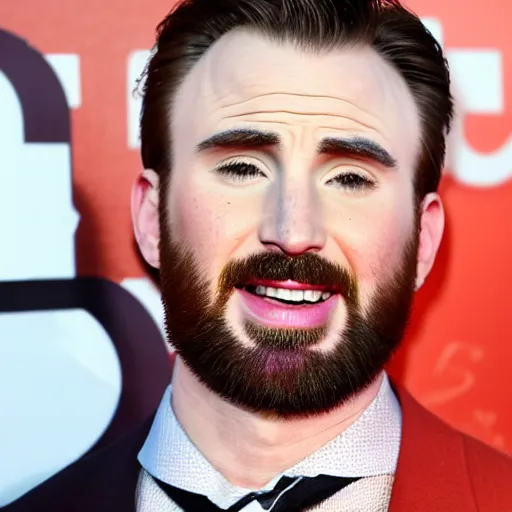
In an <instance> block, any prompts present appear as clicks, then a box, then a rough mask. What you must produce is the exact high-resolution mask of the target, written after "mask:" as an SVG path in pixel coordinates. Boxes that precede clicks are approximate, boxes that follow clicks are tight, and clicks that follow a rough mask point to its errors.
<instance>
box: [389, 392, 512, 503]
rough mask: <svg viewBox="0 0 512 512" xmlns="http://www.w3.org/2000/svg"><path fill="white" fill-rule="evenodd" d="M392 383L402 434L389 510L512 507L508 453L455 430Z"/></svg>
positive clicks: (510, 466) (511, 476)
mask: <svg viewBox="0 0 512 512" xmlns="http://www.w3.org/2000/svg"><path fill="white" fill-rule="evenodd" d="M393 388H394V390H395V393H396V394H397V397H398V399H399V402H400V406H401V409H402V438H401V446H400V455H399V460H398V466H397V472H396V478H395V484H394V487H393V494H394V495H395V496H394V502H395V503H394V504H395V505H396V506H395V507H394V508H392V509H391V510H400V511H402V510H438V511H445V510H446V511H449V510H467V511H475V510H485V511H486V512H487V511H489V512H494V511H496V512H502V511H503V512H505V511H506V510H507V508H508V509H509V510H511V511H512V458H511V457H509V456H508V455H506V454H504V453H500V452H498V451H497V450H495V449H493V448H491V447H489V446H487V445H485V444H483V443H482V442H480V441H477V440H476V439H473V438H472V437H470V436H468V435H466V434H464V433H462V432H460V431H458V430H456V429H454V428H453V427H451V426H450V425H448V424H447V423H445V422H444V421H443V420H441V419H440V418H439V417H437V416H435V415H434V414H432V413H431V412H430V411H428V410H427V409H425V408H424V407H423V406H421V405H420V404H419V403H418V402H417V401H416V400H415V399H414V398H413V397H412V396H411V395H410V394H409V393H408V392H407V391H406V390H405V389H404V388H403V387H401V386H400V385H396V384H394V385H393ZM392 502H393V500H392Z"/></svg>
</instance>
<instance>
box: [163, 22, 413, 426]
mask: <svg viewBox="0 0 512 512" xmlns="http://www.w3.org/2000/svg"><path fill="white" fill-rule="evenodd" d="M171 123H172V127H171V130H172V139H173V144H172V154H173V167H172V172H171V180H170V186H169V188H168V190H166V194H165V201H164V203H163V204H160V209H161V212H163V213H164V215H163V216H162V225H161V240H160V266H161V276H162V295H163V300H164V305H165V309H166V316H167V327H168V331H169V336H170V338H171V342H172V343H173V344H174V346H175V347H176V350H177V352H178V354H179V355H180V356H181V357H182V358H183V360H184V362H185V363H186V364H187V365H188V366H189V368H190V369H191V370H192V371H193V372H194V373H195V374H196V375H197V377H198V378H199V379H200V380H202V381H203V382H204V383H205V384H206V385H208V386H209V387H210V388H211V389H213V390H214V391H216V392H217V393H219V394H220V395H221V396H223V397H224V398H226V399H228V400H231V401H232V402H234V403H237V404H238V405H240V406H243V407H247V408H249V409H251V410H257V411H264V412H267V413H275V414H277V415H280V416H296V415H305V414H311V413H316V412H320V411H325V410H328V409H330V408H332V407H334V406H336V405H339V404H340V403H342V402H343V401H345V400H346V399H348V398H349V397H350V396H352V394H354V393H355V392H357V391H359V390H361V389H362V388H363V387H364V386H366V385H367V384H369V382H370V381H371V380H372V379H373V378H374V377H375V376H376V374H377V373H378V371H380V370H381V369H382V367H383V365H384V364H385V362H386V361H387V360H388V359H389V357H390V355H391V353H392V351H393V350H394V348H395V347H396V346H397V344H398V342H399V341H400V339H401V337H402V335H403V330H404V327H405V323H406V320H407V317H408V314H409V306H410V303H411V299H412V295H413V292H414V285H415V279H416V263H417V249H418V243H419V235H418V232H419V231H418V228H419V227H420V222H419V220H420V219H419V218H418V216H417V215H416V209H415V204H414V193H413V175H414V170H415V167H416V161H417V158H418V153H419V149H420V122H419V115H418V111H417V108H416V106H415V103H414V100H413V98H412V95H411V93H410V91H409V90H408V88H407V85H406V84H405V82H404V81H403V79H402V78H401V77H400V75H399V74H398V73H397V72H396V71H395V70H394V69H393V68H392V67H391V66H390V65H389V64H387V63H386V62H385V61H384V60H383V59H382V58H381V57H380V56H378V55H377V54H376V53H375V52H374V51H373V50H372V49H370V48H346V49H339V50H334V51H331V52H323V53H318V54H314V53H308V52H305V51H303V50H299V49H296V48H294V47H293V46H291V45H287V44H277V43H275V42H270V41H268V40H266V39H264V38H263V37H261V36H259V35H256V34H252V33H248V32H243V31H238V32H233V33H230V34H228V35H226V36H224V37H223V38H222V39H221V40H219V41H218V42H217V43H216V44H215V45H214V46H213V47H212V48H211V49H210V51H209V52H208V53H207V54H206V55H205V56H204V57H203V58H202V59H201V60H200V61H199V62H198V63H197V65H196V66H195V67H194V68H193V70H192V71H191V72H190V73H189V74H188V76H187V77H186V78H185V80H184V82H183V83H182V85H181V86H180V88H179V90H178V94H177V95H176V97H175V100H174V104H173V109H172V121H171Z"/></svg>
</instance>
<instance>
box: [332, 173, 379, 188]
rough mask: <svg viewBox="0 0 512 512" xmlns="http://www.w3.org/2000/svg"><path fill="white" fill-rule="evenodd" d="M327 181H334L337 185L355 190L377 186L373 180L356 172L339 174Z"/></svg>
mask: <svg viewBox="0 0 512 512" xmlns="http://www.w3.org/2000/svg"><path fill="white" fill-rule="evenodd" d="M327 183H328V184H330V183H332V184H335V186H338V187H342V188H346V189H348V190H351V191H354V192H357V191H363V190H371V189H372V188H374V187H375V183H374V182H373V181H371V180H369V179H368V178H365V177H364V176H361V175H360V174H358V173H355V172H347V173H343V174H338V176H335V177H334V178H332V179H330V180H329V181H328V182H327Z"/></svg>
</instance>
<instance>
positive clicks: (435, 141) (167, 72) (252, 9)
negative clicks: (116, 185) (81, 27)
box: [140, 0, 453, 200]
mask: <svg viewBox="0 0 512 512" xmlns="http://www.w3.org/2000/svg"><path fill="white" fill-rule="evenodd" d="M239 27H247V28H251V29H253V30H255V31H257V32H259V33H261V34H263V35H265V36H267V37H270V38H272V39H274V40H276V41H289V42H291V43H293V44H295V45H297V47H299V48H303V49H307V50H315V51H321V50H330V49H333V48H336V47H340V46H343V45H345V46H346V45H356V44H366V45H369V46H371V47H372V48H373V49H374V50H375V51H376V52H377V53H378V54H379V55H381V56H382V57H383V58H384V59H385V60H386V61H387V62H389V63H391V64H392V65H393V66H394V67H395V69H397V70H398V72H399V73H400V74H401V75H402V77H403V78H404V79H405V81H406V82H407V84H408V86H409V88H410V90H411V92H412V94H413V96H414V98H415V101H416V104H417V106H418V109H419V112H420V116H421V126H422V141H421V152H420V155H419V160H418V168H417V172H416V174H415V183H414V188H415V195H416V198H417V200H421V199H423V197H424V196H425V194H427V193H429V192H433V191H436V190H437V187H438V185H439V181H440V178H441V170H442V166H443V162H444V157H445V151H446V140H445V138H446V135H447V133H448V132H449V130H450V125H451V120H452V116H453V101H452V97H451V94H450V76H449V71H448V65H447V62H446V59H445V57H444V55H443V52H442V49H441V47H440V45H439V44H438V43H437V41H436V40H435V39H434V37H433V36H432V35H431V34H430V32H429V31H428V30H427V29H426V28H425V27H424V25H423V23H422V22H421V20H420V19H419V18H418V17H417V16H416V15H415V14H413V13H411V12H410V11H408V10H407V9H405V8H404V7H403V6H402V5H401V4H400V2H399V1H398V0H185V1H183V2H181V3H179V4H178V5H177V6H176V7H175V8H174V10H173V11H172V12H171V13H170V14H169V15H168V16H167V17H166V18H165V19H164V20H163V21H162V22H161V23H160V24H159V25H158V29H157V42H156V45H155V48H154V51H153V55H152V57H151V59H150V61H149V63H148V65H147V67H146V70H145V73H144V77H143V79H144V86H143V105H142V115H141V122H140V136H141V143H142V147H141V155H142V162H143V164H144V166H145V168H150V169H154V170H155V171H156V172H158V173H159V175H160V177H161V182H162V188H163V189H165V188H166V187H165V185H166V183H167V181H168V179H169V175H170V171H171V167H172V154H171V142H172V141H171V133H170V124H171V122H170V119H171V115H172V101H173V98H174V95H175V93H176V91H177V88H178V87H179V85H180V83H181V82H182V81H183V79H184V77H185V76H186V75H187V73H188V72H189V71H190V69H191V68H192V67H193V66H194V64H195V63H196V62H197V61H198V60H199V59H200V58H201V56H202V55H203V54H204V53H205V52H206V51H207V50H208V48H209V47H210V46H211V45H212V44H213V43H215V41H217V40H218V39H219V38H220V37H222V36H223V35H224V34H226V33H227V32H229V31H231V30H233V29H235V28H239Z"/></svg>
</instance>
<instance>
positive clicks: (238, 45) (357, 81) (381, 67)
mask: <svg viewBox="0 0 512 512" xmlns="http://www.w3.org/2000/svg"><path fill="white" fill-rule="evenodd" d="M248 126H250V127H255V128H261V129H263V130H265V131H277V132H282V133H281V134H282V135H283V134H284V135H285V136H284V138H283V139H284V141H285V143H286V140H287V138H286V133H287V132H293V133H294V134H295V136H300V137H301V138H302V139H303V140H304V146H305V145H307V144H306V143H307V142H308V140H309V139H311V142H316V143H318V142H319V140H321V138H322V137H323V136H336V135H342V136H347V135H349V136H365V137H368V138H371V139H373V140H374V141H375V142H377V143H379V144H381V145H382V146H383V147H384V148H385V149H387V150H388V151H390V152H392V154H393V156H395V158H396V159H397V160H398V162H399V164H403V165H411V166H412V165H414V160H415V158H416V155H417V152H418V150H419V139H420V121H419V115H418V111H417V108H416V105H415V102H414V98H413V96H412V94H411V92H410V90H409V88H408V86H407V84H406V83H405V81H404V79H403V78H402V77H401V76H400V74H399V73H398V72H397V71H396V70H395V69H394V68H393V67H392V66H391V65H390V64H388V63H387V62H386V61H385V60H384V59H383V58H382V57H381V56H380V55H378V54H377V52H376V51H375V50H373V49H372V48H370V47H350V46H347V47H344V48H340V49H335V50H331V51H325V52H313V51H305V50H302V49H298V48H297V47H296V46H294V45H292V44H290V43H278V42H275V41H271V40H269V39H268V38H265V37H264V36H262V35H260V34H257V33H254V32H250V31H246V30H236V31H233V32H231V33H228V34H226V35H225V36H223V37H222V38H221V39H219V41H217V42H216V43H215V44H214V45H213V46H212V47H211V48H210V49H209V50H208V52H207V53H206V54H205V55H204V56H203V57H202V58H201V59H200V60H199V61H198V63H197V64H196V65H195V66H194V68H193V69H192V70H191V72H190V73H189V74H188V75H187V76H186V77H185V80H184V81H183V83H182V84H181V86H180V87H179V89H178V91H177V94H176V96H175V98H174V105H173V116H172V136H173V141H174V144H175V146H176V147H175V151H174V153H175V152H176V150H177V151H178V152H179V151H180V150H183V149H185V148H187V147H191V145H196V144H197V143H198V142H200V141H201V140H203V139H205V138H207V137H209V136H211V135H213V134H215V133H216V132H220V131H223V130H227V129H233V128H238V127H248ZM299 132H300V133H299ZM293 133H292V138H293ZM288 139H290V137H288ZM295 139H296V137H295ZM313 139H314V141H313Z"/></svg>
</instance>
